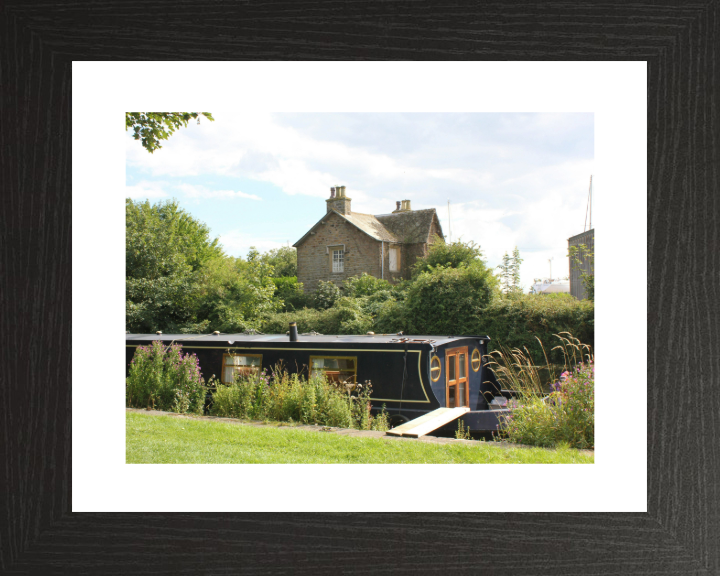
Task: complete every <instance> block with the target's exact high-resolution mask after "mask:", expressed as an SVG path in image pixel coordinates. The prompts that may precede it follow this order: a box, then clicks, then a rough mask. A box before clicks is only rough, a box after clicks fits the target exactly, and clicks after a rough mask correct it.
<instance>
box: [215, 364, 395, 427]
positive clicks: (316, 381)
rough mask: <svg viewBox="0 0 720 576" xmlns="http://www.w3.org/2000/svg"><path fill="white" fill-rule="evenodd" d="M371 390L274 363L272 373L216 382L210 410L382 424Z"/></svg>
mask: <svg viewBox="0 0 720 576" xmlns="http://www.w3.org/2000/svg"><path fill="white" fill-rule="evenodd" d="M371 394H372V384H371V383H370V382H366V383H365V384H364V385H363V384H357V385H349V386H347V387H346V386H345V385H343V384H337V385H336V384H333V383H330V382H328V381H327V380H326V379H325V377H324V376H311V377H310V378H309V379H306V378H304V377H302V376H300V375H298V374H289V373H288V372H287V370H284V369H283V368H282V366H276V367H275V369H274V370H272V371H271V373H267V371H266V370H263V371H262V372H261V373H259V374H257V375H255V376H250V377H246V378H240V379H238V380H237V381H236V382H235V383H234V384H231V385H219V386H218V388H217V390H216V392H215V394H214V396H213V405H212V408H211V413H212V414H213V415H215V416H229V417H233V418H249V419H251V420H265V419H268V420H274V421H280V422H300V423H303V424H321V425H325V426H337V427H341V428H358V429H361V430H370V429H387V425H388V422H387V413H385V411H384V410H383V411H382V412H381V414H380V415H379V416H378V417H377V418H375V417H373V416H372V414H371V411H370V410H371V407H372V406H371V403H370V395H371ZM383 427H384V428H383Z"/></svg>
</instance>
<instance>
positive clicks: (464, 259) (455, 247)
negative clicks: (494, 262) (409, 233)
mask: <svg viewBox="0 0 720 576" xmlns="http://www.w3.org/2000/svg"><path fill="white" fill-rule="evenodd" d="M482 259H483V253H482V250H481V249H480V246H478V245H477V244H475V242H473V241H470V242H462V241H460V240H458V241H457V242H445V241H443V240H442V239H441V238H439V237H437V236H436V237H435V241H434V242H433V243H432V244H430V248H429V249H428V255H427V256H425V257H424V258H419V259H418V260H416V261H415V264H413V277H415V276H417V275H418V274H421V273H422V272H430V271H431V270H432V269H433V268H437V267H438V266H442V267H444V268H460V266H472V265H473V264H475V263H476V262H482Z"/></svg>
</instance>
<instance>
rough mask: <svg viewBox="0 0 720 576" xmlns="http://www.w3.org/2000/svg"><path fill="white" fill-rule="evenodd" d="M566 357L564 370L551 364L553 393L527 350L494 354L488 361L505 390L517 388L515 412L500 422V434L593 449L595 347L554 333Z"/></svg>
mask: <svg viewBox="0 0 720 576" xmlns="http://www.w3.org/2000/svg"><path fill="white" fill-rule="evenodd" d="M555 336H556V338H559V339H560V345H559V346H556V347H555V349H554V350H556V351H559V352H560V353H561V354H562V356H563V362H562V366H563V367H564V370H563V372H562V373H561V374H560V376H559V377H557V376H556V371H555V366H553V365H551V364H549V363H547V361H546V370H547V371H548V372H549V373H550V374H551V382H552V384H551V386H550V394H546V393H547V391H548V390H547V389H546V387H545V386H544V384H543V382H542V378H541V377H540V370H539V367H538V366H537V365H535V362H534V361H533V360H532V358H530V356H529V355H528V354H527V350H519V349H517V348H516V349H512V350H509V349H504V350H498V351H495V352H493V353H492V354H491V355H490V356H491V358H492V360H491V361H490V362H489V363H488V366H489V367H490V369H491V370H492V371H493V372H494V373H495V375H496V376H497V378H498V382H499V383H500V385H501V386H502V387H503V388H505V389H511V390H516V391H517V392H518V398H517V400H514V401H513V402H514V408H515V409H514V410H513V411H512V412H511V413H510V414H509V415H508V416H507V417H505V418H503V421H502V423H501V427H500V433H501V435H502V436H504V437H507V438H508V439H510V440H511V441H512V442H517V443H520V444H528V445H534V446H558V445H561V444H566V445H568V446H571V447H573V448H579V449H586V448H592V447H593V446H594V435H595V432H594V430H595V391H594V385H595V364H594V357H593V354H592V348H591V347H590V346H589V345H586V344H582V343H581V342H580V340H578V339H577V338H574V337H573V336H572V335H570V334H568V333H564V334H556V335H555Z"/></svg>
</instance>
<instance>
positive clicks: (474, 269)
mask: <svg viewBox="0 0 720 576" xmlns="http://www.w3.org/2000/svg"><path fill="white" fill-rule="evenodd" d="M497 284H498V280H497V278H496V277H495V276H494V275H493V273H492V271H491V270H489V269H488V268H486V267H485V265H484V264H483V263H482V262H480V261H477V262H475V263H474V264H472V265H471V266H465V265H461V266H460V267H459V268H444V267H441V266H439V267H437V268H432V269H430V270H429V271H427V272H421V273H420V274H419V275H418V276H416V277H415V279H414V280H413V282H412V283H411V284H410V285H409V286H408V289H407V298H406V300H405V311H406V317H407V318H408V324H409V326H408V327H409V329H410V331H411V333H413V334H448V335H451V334H473V333H474V332H473V331H472V330H473V328H474V327H475V326H476V325H477V323H478V318H479V316H480V310H481V309H482V308H484V307H485V306H487V305H488V304H489V303H490V301H491V299H492V298H493V297H494V296H495V294H496V292H497Z"/></svg>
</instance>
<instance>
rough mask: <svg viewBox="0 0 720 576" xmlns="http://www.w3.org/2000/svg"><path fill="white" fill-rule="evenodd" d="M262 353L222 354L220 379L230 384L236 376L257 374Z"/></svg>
mask: <svg viewBox="0 0 720 576" xmlns="http://www.w3.org/2000/svg"><path fill="white" fill-rule="evenodd" d="M261 365H262V354H223V367H222V381H223V383H225V384H232V383H233V382H234V381H235V380H236V379H237V378H242V377H243V376H250V375H251V374H257V373H258V372H259V371H260V366H261Z"/></svg>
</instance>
